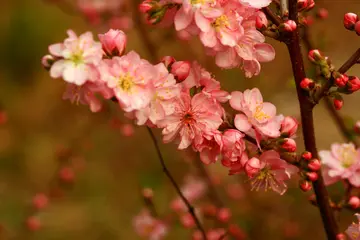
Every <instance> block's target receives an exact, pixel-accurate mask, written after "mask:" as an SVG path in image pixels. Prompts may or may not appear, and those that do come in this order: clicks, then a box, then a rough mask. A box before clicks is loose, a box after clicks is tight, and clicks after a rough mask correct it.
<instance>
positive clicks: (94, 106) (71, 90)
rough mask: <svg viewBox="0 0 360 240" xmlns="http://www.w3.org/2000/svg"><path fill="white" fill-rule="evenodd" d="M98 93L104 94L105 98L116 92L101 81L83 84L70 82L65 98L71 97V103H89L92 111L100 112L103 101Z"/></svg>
mask: <svg viewBox="0 0 360 240" xmlns="http://www.w3.org/2000/svg"><path fill="white" fill-rule="evenodd" d="M96 93H98V94H100V95H102V96H103V97H104V98H105V99H110V98H111V97H112V96H114V92H113V91H112V90H111V89H110V88H108V87H107V86H105V84H104V83H101V82H86V83H85V84H83V85H81V86H78V85H76V84H72V83H68V84H67V86H66V90H65V92H64V94H63V99H64V100H66V99H69V100H70V101H71V103H76V104H79V103H81V104H84V105H89V107H90V110H91V111H92V112H98V111H100V110H101V107H102V103H101V101H100V100H99V99H98V98H97V97H96V96H95V94H96Z"/></svg>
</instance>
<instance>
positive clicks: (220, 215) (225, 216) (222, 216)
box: [217, 208, 231, 223]
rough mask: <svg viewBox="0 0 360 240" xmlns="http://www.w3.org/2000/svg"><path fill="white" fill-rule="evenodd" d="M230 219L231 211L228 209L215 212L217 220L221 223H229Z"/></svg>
mask: <svg viewBox="0 0 360 240" xmlns="http://www.w3.org/2000/svg"><path fill="white" fill-rule="evenodd" d="M230 218H231V211H230V209H229V208H220V209H219V211H218V212H217V219H218V220H219V221H220V222H222V223H227V222H229V220H230Z"/></svg>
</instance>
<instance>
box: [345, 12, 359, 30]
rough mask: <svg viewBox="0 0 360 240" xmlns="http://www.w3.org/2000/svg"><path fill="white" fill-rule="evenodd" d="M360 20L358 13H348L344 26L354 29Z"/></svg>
mask: <svg viewBox="0 0 360 240" xmlns="http://www.w3.org/2000/svg"><path fill="white" fill-rule="evenodd" d="M358 21H359V17H358V15H356V14H355V13H346V14H345V15H344V27H345V28H346V29H349V30H354V27H355V24H356V22H358Z"/></svg>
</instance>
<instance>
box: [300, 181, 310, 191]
mask: <svg viewBox="0 0 360 240" xmlns="http://www.w3.org/2000/svg"><path fill="white" fill-rule="evenodd" d="M300 188H301V190H303V191H304V192H307V191H310V190H311V188H312V187H311V183H310V182H309V181H305V180H303V181H301V182H300Z"/></svg>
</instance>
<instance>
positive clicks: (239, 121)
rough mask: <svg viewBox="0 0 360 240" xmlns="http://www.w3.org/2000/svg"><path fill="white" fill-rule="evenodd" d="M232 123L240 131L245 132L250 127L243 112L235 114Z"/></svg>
mask: <svg viewBox="0 0 360 240" xmlns="http://www.w3.org/2000/svg"><path fill="white" fill-rule="evenodd" d="M234 124H235V127H236V128H237V129H238V130H240V131H242V132H247V131H249V130H250V129H251V127H252V126H251V124H250V123H249V120H248V118H247V117H246V116H245V115H244V114H236V116H235V119H234Z"/></svg>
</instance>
